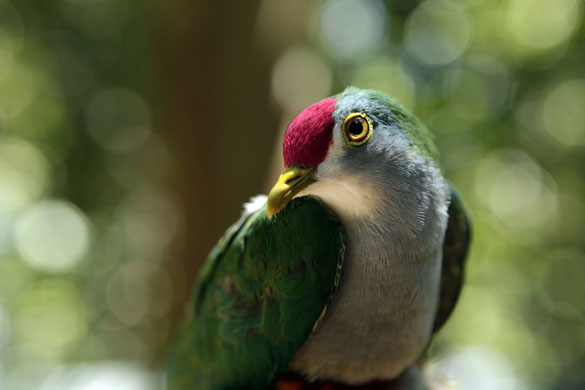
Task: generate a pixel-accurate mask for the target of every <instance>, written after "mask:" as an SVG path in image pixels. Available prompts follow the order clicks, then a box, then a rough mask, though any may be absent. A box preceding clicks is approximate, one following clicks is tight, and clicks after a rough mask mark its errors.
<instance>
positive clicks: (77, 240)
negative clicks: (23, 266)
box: [14, 201, 90, 272]
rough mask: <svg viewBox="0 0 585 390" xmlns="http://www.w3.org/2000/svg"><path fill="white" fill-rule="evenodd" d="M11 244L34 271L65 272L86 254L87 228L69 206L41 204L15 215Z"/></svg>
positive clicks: (81, 216) (58, 203)
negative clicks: (12, 242)
mask: <svg viewBox="0 0 585 390" xmlns="http://www.w3.org/2000/svg"><path fill="white" fill-rule="evenodd" d="M14 245H15V247H16V250H17V251H18V253H19V254H20V255H21V256H22V258H23V259H24V260H25V261H26V262H28V263H29V264H30V265H31V266H32V267H34V268H38V269H41V270H44V271H52V272H62V271H67V270H69V269H71V268H72V267H73V266H75V265H77V264H78V263H79V262H80V261H81V260H83V257H84V256H85V254H86V253H87V251H88V247H89V245H90V229H89V225H88V222H87V221H86V220H85V218H84V216H83V215H82V214H81V213H80V211H79V210H77V209H76V208H75V207H74V206H72V205H71V204H68V203H65V202H61V201H45V202H40V203H36V204H35V205H33V206H30V207H29V208H27V209H25V210H24V211H23V212H22V214H21V215H19V216H18V219H17V221H16V223H15V225H14Z"/></svg>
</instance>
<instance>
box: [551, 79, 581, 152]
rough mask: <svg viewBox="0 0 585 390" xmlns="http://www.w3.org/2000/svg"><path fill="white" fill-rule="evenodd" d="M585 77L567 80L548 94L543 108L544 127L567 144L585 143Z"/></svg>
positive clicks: (578, 144)
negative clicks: (584, 108)
mask: <svg viewBox="0 0 585 390" xmlns="http://www.w3.org/2000/svg"><path fill="white" fill-rule="evenodd" d="M583 107H585V79H578V80H567V81H564V82H562V83H560V84H558V85H556V86H555V88H554V89H553V90H552V91H551V92H550V94H548V96H547V97H546V100H545V102H544V109H543V110H542V116H543V122H544V127H545V129H546V130H547V131H548V133H549V134H550V135H551V136H553V137H554V138H555V139H556V140H557V141H559V142H560V143H562V144H564V145H566V146H580V145H583V144H585V110H583Z"/></svg>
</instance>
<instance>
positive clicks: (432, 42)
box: [405, 0, 472, 66]
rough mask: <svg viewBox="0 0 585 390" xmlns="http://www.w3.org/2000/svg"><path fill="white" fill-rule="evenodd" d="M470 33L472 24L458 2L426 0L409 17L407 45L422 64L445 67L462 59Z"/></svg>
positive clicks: (407, 22) (406, 29)
mask: <svg viewBox="0 0 585 390" xmlns="http://www.w3.org/2000/svg"><path fill="white" fill-rule="evenodd" d="M471 33H472V23H471V20H470V19H469V16H468V15H467V13H466V12H465V10H464V9H463V8H462V7H460V6H459V5H458V4H457V3H456V2H453V1H449V0H427V1H425V2H424V3H422V4H421V5H419V6H418V8H417V9H416V10H414V12H413V13H412V14H411V15H410V16H409V17H408V20H407V21H406V28H405V43H406V48H407V49H408V51H409V52H410V53H411V54H412V55H413V56H414V57H416V58H417V59H418V60H419V61H421V62H423V63H425V64H428V65H432V66H433V65H434V66H437V65H445V64H448V63H450V62H453V61H455V60H456V59H457V58H459V57H460V56H461V54H462V53H463V51H464V50H465V48H466V47H467V45H468V44H469V40H470V39H471Z"/></svg>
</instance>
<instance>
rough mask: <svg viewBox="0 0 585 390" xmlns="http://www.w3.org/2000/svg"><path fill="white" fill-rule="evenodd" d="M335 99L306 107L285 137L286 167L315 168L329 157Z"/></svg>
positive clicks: (291, 124)
mask: <svg viewBox="0 0 585 390" xmlns="http://www.w3.org/2000/svg"><path fill="white" fill-rule="evenodd" d="M333 111H335V98H329V99H325V100H323V101H321V102H319V103H316V104H313V105H312V106H310V107H308V108H305V109H304V110H303V111H302V112H301V113H300V114H299V115H297V117H296V118H295V119H294V120H293V121H292V122H291V123H290V125H289V126H288V129H287V130H286V134H285V135H284V145H283V155H284V166H285V167H288V166H290V165H300V166H304V167H316V166H317V165H319V164H320V163H321V162H322V161H323V160H324V159H325V156H326V155H327V151H328V150H329V144H330V143H331V138H332V137H333V133H332V129H333V123H334V121H333Z"/></svg>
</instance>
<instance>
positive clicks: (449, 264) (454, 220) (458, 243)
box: [433, 184, 471, 332]
mask: <svg viewBox="0 0 585 390" xmlns="http://www.w3.org/2000/svg"><path fill="white" fill-rule="evenodd" d="M450 188H451V204H450V205H449V211H448V212H449V222H448V224H447V231H446V232H445V241H444V243H443V266H442V270H441V296H440V298H439V308H438V311H437V316H436V317H435V324H434V328H433V331H434V332H436V331H438V330H439V329H440V328H441V327H442V326H443V325H444V324H445V322H446V321H447V319H448V318H449V316H450V315H451V313H452V312H453V309H454V308H455V304H456V303H457V300H458V299H459V293H460V292H461V287H462V286H463V270H464V266H465V259H466V258H467V252H468V249H469V244H470V242H471V222H470V220H469V217H468V215H467V212H466V211H465V207H464V206H463V203H462V202H461V199H460V198H459V195H458V194H457V191H456V190H455V188H454V187H453V186H452V185H451V184H450Z"/></svg>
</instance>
